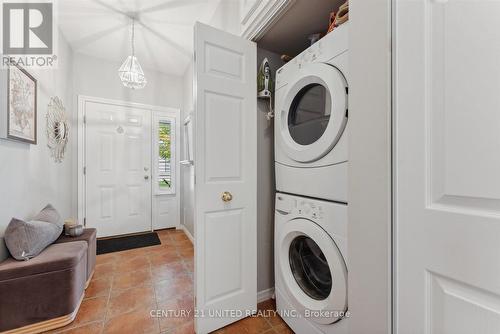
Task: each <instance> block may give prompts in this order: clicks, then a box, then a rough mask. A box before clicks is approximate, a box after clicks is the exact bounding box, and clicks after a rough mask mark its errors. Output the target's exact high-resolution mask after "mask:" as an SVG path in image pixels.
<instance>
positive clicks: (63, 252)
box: [0, 241, 87, 282]
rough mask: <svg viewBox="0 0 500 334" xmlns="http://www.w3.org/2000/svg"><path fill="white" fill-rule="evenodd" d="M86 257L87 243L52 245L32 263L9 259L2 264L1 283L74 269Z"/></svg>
mask: <svg viewBox="0 0 500 334" xmlns="http://www.w3.org/2000/svg"><path fill="white" fill-rule="evenodd" d="M86 255H87V243H86V242H85V241H75V242H67V243H62V244H54V245H51V246H49V247H47V248H46V249H45V250H44V251H43V252H42V253H41V254H40V255H39V256H37V257H35V258H34V259H32V260H30V261H16V260H14V259H13V258H8V259H7V260H5V261H3V262H1V263H0V282H2V281H5V280H10V279H18V278H21V277H26V276H33V275H38V274H43V273H48V272H53V271H61V270H65V269H69V268H73V267H74V266H75V265H76V264H78V263H79V262H80V261H81V260H82V258H83V257H85V262H86V261H87V258H86Z"/></svg>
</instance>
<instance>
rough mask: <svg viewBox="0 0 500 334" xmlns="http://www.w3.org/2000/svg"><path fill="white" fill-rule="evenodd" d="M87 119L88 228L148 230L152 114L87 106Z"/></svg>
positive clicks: (103, 232)
mask: <svg viewBox="0 0 500 334" xmlns="http://www.w3.org/2000/svg"><path fill="white" fill-rule="evenodd" d="M85 117H86V122H85V162H86V199H85V204H86V205H85V207H86V218H87V226H89V227H95V228H97V235H98V237H107V236H113V235H120V234H128V233H135V232H144V231H151V177H150V176H151V111H150V110H144V109H134V108H130V107H124V106H119V105H115V104H109V103H97V102H86V105H85Z"/></svg>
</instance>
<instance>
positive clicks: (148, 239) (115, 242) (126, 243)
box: [97, 232, 161, 255]
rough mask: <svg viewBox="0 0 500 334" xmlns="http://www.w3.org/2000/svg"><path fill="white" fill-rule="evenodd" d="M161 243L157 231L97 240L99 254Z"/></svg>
mask: <svg viewBox="0 0 500 334" xmlns="http://www.w3.org/2000/svg"><path fill="white" fill-rule="evenodd" d="M156 245H161V241H160V238H158V234H157V233H156V232H151V233H144V234H137V235H128V236H126V237H117V238H111V239H101V240H97V255H100V254H106V253H113V252H120V251H124V250H127V249H134V248H141V247H149V246H156Z"/></svg>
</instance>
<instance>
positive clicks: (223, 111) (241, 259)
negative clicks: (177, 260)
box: [194, 23, 257, 333]
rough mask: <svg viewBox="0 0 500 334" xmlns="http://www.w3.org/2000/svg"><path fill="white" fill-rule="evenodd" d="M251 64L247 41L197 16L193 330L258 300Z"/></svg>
mask: <svg viewBox="0 0 500 334" xmlns="http://www.w3.org/2000/svg"><path fill="white" fill-rule="evenodd" d="M256 68H257V60H256V46H255V44H254V43H253V42H250V41H248V40H244V39H242V38H240V37H236V36H233V35H230V34H228V33H225V32H222V31H219V30H217V29H214V28H211V27H209V26H206V25H203V24H200V23H197V24H196V26H195V92H194V93H195V113H196V122H195V127H196V130H195V163H194V164H195V175H196V178H195V182H196V183H195V194H196V195H195V198H196V200H195V201H196V204H195V206H196V209H195V210H196V213H195V289H196V308H197V310H198V312H199V314H198V317H197V318H196V332H197V333H208V332H211V331H213V330H215V329H218V328H221V327H223V326H225V325H227V324H230V323H232V322H234V321H237V320H238V319H240V318H242V317H245V316H247V315H248V314H247V311H249V310H255V309H256V306H257V305H256V304H257V232H256V229H257V218H256V216H257V212H256V210H257V209H256V201H257V184H256V182H257V153H256V152H257V151H256V150H257V128H256V126H257V114H256V113H257V98H256V96H257V83H256ZM231 312H236V313H231ZM239 312H241V313H239Z"/></svg>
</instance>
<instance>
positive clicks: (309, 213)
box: [297, 200, 323, 220]
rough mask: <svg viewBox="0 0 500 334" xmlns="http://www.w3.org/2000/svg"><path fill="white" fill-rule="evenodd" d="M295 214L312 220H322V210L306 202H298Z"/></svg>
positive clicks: (318, 206) (312, 203) (316, 205)
mask: <svg viewBox="0 0 500 334" xmlns="http://www.w3.org/2000/svg"><path fill="white" fill-rule="evenodd" d="M297 214H298V215H300V216H303V217H304V218H309V219H312V220H318V219H323V208H322V207H321V205H318V204H315V203H314V202H311V201H308V200H299V201H298V203H297Z"/></svg>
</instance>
